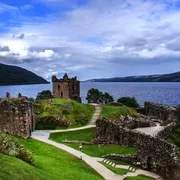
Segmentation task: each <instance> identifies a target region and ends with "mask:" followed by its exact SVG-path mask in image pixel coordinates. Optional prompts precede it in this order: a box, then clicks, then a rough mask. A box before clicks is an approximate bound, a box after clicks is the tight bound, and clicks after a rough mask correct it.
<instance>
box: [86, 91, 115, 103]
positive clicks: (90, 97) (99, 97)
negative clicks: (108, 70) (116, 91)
mask: <svg viewBox="0 0 180 180" xmlns="http://www.w3.org/2000/svg"><path fill="white" fill-rule="evenodd" d="M86 100H87V101H88V103H101V104H107V103H109V102H113V101H114V99H113V97H112V96H111V95H110V94H109V93H107V92H105V93H104V94H103V93H102V92H101V91H99V90H98V89H95V88H92V89H89V90H88V93H87V97H86Z"/></svg>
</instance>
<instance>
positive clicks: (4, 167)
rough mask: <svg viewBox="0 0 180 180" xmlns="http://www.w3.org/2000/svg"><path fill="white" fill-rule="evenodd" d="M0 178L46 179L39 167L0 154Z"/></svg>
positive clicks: (11, 179)
mask: <svg viewBox="0 0 180 180" xmlns="http://www.w3.org/2000/svg"><path fill="white" fill-rule="evenodd" d="M0 164H1V167H0V179H3V180H9V179H10V180H17V179H18V180H24V179H26V180H30V179H31V180H48V178H47V177H46V175H45V174H43V173H42V172H41V170H40V169H38V168H36V167H34V166H31V165H29V164H27V163H26V162H24V161H22V160H20V159H17V158H14V157H11V156H6V155H3V154H0Z"/></svg>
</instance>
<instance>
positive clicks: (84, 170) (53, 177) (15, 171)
mask: <svg viewBox="0 0 180 180" xmlns="http://www.w3.org/2000/svg"><path fill="white" fill-rule="evenodd" d="M17 140H18V141H19V142H20V143H21V144H23V145H24V146H25V148H26V149H28V150H29V151H31V152H32V155H33V157H34V159H35V166H31V165H29V164H27V163H25V162H23V161H21V160H19V159H15V158H12V157H8V156H2V157H3V158H0V163H1V168H0V177H2V178H0V179H12V180H15V179H18V180H19V179H20V180H21V179H22V180H24V179H27V180H41V179H44V180H46V179H47V180H57V179H63V180H69V179H72V180H84V179H86V180H91V179H93V180H100V179H103V178H102V177H101V176H100V175H98V174H97V173H96V171H95V170H93V169H92V168H91V167H89V166H88V165H87V164H86V163H85V162H84V161H82V160H80V159H78V158H76V157H75V156H73V155H71V154H69V153H67V152H65V151H63V150H60V149H58V148H56V147H53V146H51V145H48V144H45V143H42V142H40V141H37V140H34V139H28V140H25V139H21V138H17ZM0 157H1V156H0Z"/></svg>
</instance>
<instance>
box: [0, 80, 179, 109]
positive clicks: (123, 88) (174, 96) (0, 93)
mask: <svg viewBox="0 0 180 180" xmlns="http://www.w3.org/2000/svg"><path fill="white" fill-rule="evenodd" d="M51 86H52V85H51V84H43V85H42V84H41V85H25V86H24V85H22V86H0V97H4V96H5V94H6V92H10V94H11V96H17V95H18V93H19V92H20V93H21V94H22V95H25V96H28V97H33V98H35V97H36V95H37V93H38V92H40V91H42V90H47V89H49V90H51ZM90 88H97V89H99V90H101V91H103V92H108V93H110V94H111V95H113V97H114V99H115V100H117V99H118V98H119V97H121V96H131V97H132V96H134V97H136V98H137V100H138V102H139V103H140V104H141V105H143V103H144V101H153V102H158V103H163V104H169V105H172V106H174V105H178V104H180V83H113V82H111V83H95V82H81V97H82V101H83V102H86V101H85V98H86V94H87V91H88V90H89V89H90Z"/></svg>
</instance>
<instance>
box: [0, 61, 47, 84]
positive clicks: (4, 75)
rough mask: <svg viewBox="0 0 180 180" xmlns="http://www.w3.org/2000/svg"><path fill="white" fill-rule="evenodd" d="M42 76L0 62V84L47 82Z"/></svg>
mask: <svg viewBox="0 0 180 180" xmlns="http://www.w3.org/2000/svg"><path fill="white" fill-rule="evenodd" d="M47 83H49V82H48V81H46V80H45V79H43V78H42V77H40V76H38V75H36V74H34V73H32V72H31V71H28V70H26V69H23V68H20V67H17V66H10V65H5V64H1V63H0V85H23V84H47Z"/></svg>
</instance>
